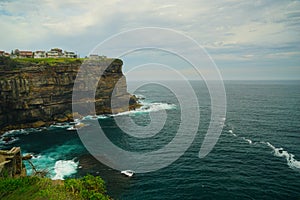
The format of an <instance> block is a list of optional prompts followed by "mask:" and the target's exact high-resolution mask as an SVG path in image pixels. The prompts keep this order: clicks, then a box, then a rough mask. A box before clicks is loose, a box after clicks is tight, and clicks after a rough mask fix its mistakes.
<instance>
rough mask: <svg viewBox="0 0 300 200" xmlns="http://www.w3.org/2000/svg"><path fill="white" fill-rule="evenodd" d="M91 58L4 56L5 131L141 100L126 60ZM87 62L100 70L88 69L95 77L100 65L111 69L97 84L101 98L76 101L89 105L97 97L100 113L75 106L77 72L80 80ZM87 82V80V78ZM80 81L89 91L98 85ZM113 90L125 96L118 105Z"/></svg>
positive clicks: (1, 104)
mask: <svg viewBox="0 0 300 200" xmlns="http://www.w3.org/2000/svg"><path fill="white" fill-rule="evenodd" d="M85 61H86V60H84V59H75V58H72V59H71V58H64V59H54V58H53V59H9V58H4V57H3V58H0V133H1V132H2V133H3V132H5V131H8V130H11V129H21V128H29V127H34V128H36V127H41V126H47V125H50V124H52V123H54V122H65V121H72V120H73V116H74V115H79V116H80V115H87V114H92V115H93V114H110V113H112V112H114V113H115V112H124V111H128V110H131V109H135V108H136V107H138V106H139V104H138V102H137V99H136V97H135V96H133V95H131V94H129V93H128V92H127V84H126V78H125V77H124V75H123V73H122V65H123V62H122V60H120V59H109V58H106V59H101V60H92V61H88V62H85ZM84 65H88V66H92V69H93V70H95V73H89V74H88V79H89V80H91V82H95V80H98V79H99V77H97V73H96V72H97V71H99V70H100V71H101V69H105V70H103V74H102V76H101V79H100V80H99V81H97V85H95V87H96V92H95V93H94V96H95V98H94V99H93V100H92V101H91V100H90V99H84V98H82V99H79V101H77V102H76V103H77V104H81V103H82V104H83V105H84V103H86V102H87V101H91V103H93V104H94V105H95V109H96V113H93V111H92V110H87V109H85V113H73V112H72V92H73V86H74V81H75V79H76V77H77V81H78V79H79V83H80V79H81V78H82V77H80V76H77V74H78V70H79V68H80V67H81V66H83V67H84ZM107 65H109V66H108V67H107ZM89 72H91V71H89ZM85 78H86V77H85ZM82 83H83V84H85V82H84V80H83V81H82ZM78 87H81V89H82V92H83V93H90V92H93V91H92V90H91V88H93V87H86V86H85V85H80V84H79V85H78ZM95 87H94V88H95ZM113 91H114V92H115V94H114V96H116V98H117V99H118V102H120V103H118V104H117V105H114V107H113V109H114V111H113V110H112V107H111V96H112V93H113ZM77 100H78V99H77Z"/></svg>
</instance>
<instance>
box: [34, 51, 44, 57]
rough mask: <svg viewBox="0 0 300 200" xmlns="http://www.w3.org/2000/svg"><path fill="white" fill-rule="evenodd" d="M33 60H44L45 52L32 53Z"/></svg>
mask: <svg viewBox="0 0 300 200" xmlns="http://www.w3.org/2000/svg"><path fill="white" fill-rule="evenodd" d="M33 57H34V58H46V52H45V51H36V52H34V56H33Z"/></svg>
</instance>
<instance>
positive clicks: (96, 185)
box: [0, 175, 111, 200]
mask: <svg viewBox="0 0 300 200" xmlns="http://www.w3.org/2000/svg"><path fill="white" fill-rule="evenodd" d="M0 199H2V200H18V199H30V200H42V199H43V200H44V199H49V200H52V199H53V200H65V199H74V200H98V199H100V200H108V199H111V198H110V197H109V196H107V195H106V189H105V183H104V181H103V180H102V179H101V178H100V177H98V176H96V177H94V176H92V175H87V176H85V177H83V178H79V179H67V180H65V181H53V180H51V179H49V178H40V177H32V176H31V177H30V176H27V177H21V178H0Z"/></svg>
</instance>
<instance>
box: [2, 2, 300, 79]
mask: <svg viewBox="0 0 300 200" xmlns="http://www.w3.org/2000/svg"><path fill="white" fill-rule="evenodd" d="M0 27H1V28H0V36H1V37H0V50H6V51H8V52H10V51H11V50H13V49H16V48H18V49H20V50H49V49H50V48H53V47H60V48H63V49H66V50H72V51H76V52H77V53H78V54H80V56H81V57H84V56H86V55H87V54H89V52H90V51H91V50H92V49H93V48H94V47H95V46H96V45H97V44H98V43H100V42H102V41H103V40H105V39H106V38H108V37H110V36H111V35H114V34H117V33H119V32H122V31H127V30H131V29H134V28H142V27H162V28H169V29H174V30H177V31H179V32H181V33H183V34H186V35H188V36H189V37H191V38H193V39H194V40H196V41H197V42H198V43H199V44H201V45H202V46H203V47H204V48H205V49H206V51H207V52H208V54H209V55H210V56H211V57H212V59H213V60H214V62H215V63H216V65H217V66H218V67H219V69H220V72H221V74H222V76H223V78H224V79H299V78H300V76H299V75H300V1H290V0H278V1H277V0H261V1H260V0H251V1H240V0H228V1H226V0H214V1H212V0H196V1H189V0H187V1H175V0H172V1H155V0H154V1H153V0H149V1H145V0H142V1H125V0H124V1H122V0H119V1H113V0H110V1H103V0H89V1H87V0H63V1H53V0H38V1H36V0H0ZM108 56H110V55H108ZM124 62H125V64H124V68H125V69H124V70H125V71H126V69H129V68H130V66H129V65H130V64H131V62H129V61H128V63H127V62H126V58H124ZM127 66H128V68H126V67H127Z"/></svg>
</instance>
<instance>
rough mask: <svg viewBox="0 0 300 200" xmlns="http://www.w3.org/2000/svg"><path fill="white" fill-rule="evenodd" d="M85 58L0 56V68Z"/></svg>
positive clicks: (5, 68)
mask: <svg viewBox="0 0 300 200" xmlns="http://www.w3.org/2000/svg"><path fill="white" fill-rule="evenodd" d="M83 60H84V58H14V59H11V58H9V57H3V56H0V70H14V69H17V68H21V67H29V66H32V65H49V66H55V65H58V64H78V63H82V62H83Z"/></svg>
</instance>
